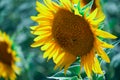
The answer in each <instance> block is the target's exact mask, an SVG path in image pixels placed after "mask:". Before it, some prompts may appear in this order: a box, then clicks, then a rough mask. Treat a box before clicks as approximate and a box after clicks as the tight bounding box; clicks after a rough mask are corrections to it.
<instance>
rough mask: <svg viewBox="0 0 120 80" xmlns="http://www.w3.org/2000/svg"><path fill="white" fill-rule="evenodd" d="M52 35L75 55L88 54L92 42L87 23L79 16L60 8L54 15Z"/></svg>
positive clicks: (60, 44)
mask: <svg viewBox="0 0 120 80" xmlns="http://www.w3.org/2000/svg"><path fill="white" fill-rule="evenodd" d="M52 35H53V38H54V39H55V41H56V42H57V44H58V45H59V46H60V47H61V48H62V49H63V50H64V51H66V52H68V53H71V54H73V55H75V56H83V55H86V54H88V53H89V52H90V51H91V50H92V48H93V43H94V35H93V33H92V31H91V29H90V25H89V23H88V22H87V21H86V20H85V19H84V18H83V17H81V16H78V15H75V14H74V13H72V12H70V11H68V10H65V9H60V10H58V11H57V13H56V14H55V16H54V19H53V23H52Z"/></svg>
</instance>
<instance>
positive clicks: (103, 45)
mask: <svg viewBox="0 0 120 80" xmlns="http://www.w3.org/2000/svg"><path fill="white" fill-rule="evenodd" d="M97 43H98V44H100V45H101V47H104V48H113V47H114V46H113V45H111V44H108V43H106V42H103V41H101V40H99V39H98V40H97Z"/></svg>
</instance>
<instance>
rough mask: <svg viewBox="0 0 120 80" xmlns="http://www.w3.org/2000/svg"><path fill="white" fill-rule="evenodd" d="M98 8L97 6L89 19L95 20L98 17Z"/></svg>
mask: <svg viewBox="0 0 120 80" xmlns="http://www.w3.org/2000/svg"><path fill="white" fill-rule="evenodd" d="M97 11H98V9H97V8H96V9H95V10H94V11H93V12H92V13H91V14H90V15H89V16H88V17H87V18H86V19H87V20H93V19H95V17H96V14H97Z"/></svg>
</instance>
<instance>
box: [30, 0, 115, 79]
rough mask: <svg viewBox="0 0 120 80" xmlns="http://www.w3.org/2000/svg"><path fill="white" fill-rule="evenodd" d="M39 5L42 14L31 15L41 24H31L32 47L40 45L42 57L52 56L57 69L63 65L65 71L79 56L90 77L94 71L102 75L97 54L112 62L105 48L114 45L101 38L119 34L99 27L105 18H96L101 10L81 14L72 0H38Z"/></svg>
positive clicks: (37, 8)
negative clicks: (40, 0)
mask: <svg viewBox="0 0 120 80" xmlns="http://www.w3.org/2000/svg"><path fill="white" fill-rule="evenodd" d="M36 5H37V7H36V10H37V11H38V12H39V13H38V15H37V16H32V17H31V18H32V20H34V21H36V22H37V23H38V25H37V26H31V29H32V31H31V33H32V34H34V35H36V36H37V37H36V38H35V39H34V43H33V44H32V45H31V46H32V47H38V46H41V50H42V51H45V52H44V55H43V57H44V58H47V57H48V60H49V59H51V58H53V61H54V63H55V64H56V66H55V69H56V68H58V67H60V69H62V68H64V72H65V73H66V71H67V69H68V67H69V66H70V65H71V64H72V63H73V62H75V60H76V58H77V57H80V60H81V61H80V64H81V66H82V67H84V69H85V71H86V74H87V76H88V77H91V74H92V71H93V72H95V73H98V74H102V73H103V72H102V70H101V67H100V64H99V61H98V59H97V56H101V58H103V59H104V60H105V61H106V62H110V60H109V58H108V56H107V54H106V53H105V51H104V50H103V48H113V46H112V45H110V44H108V43H106V42H103V41H102V40H100V39H99V37H102V38H110V39H115V38H116V36H114V35H112V34H110V33H108V32H105V31H103V30H100V29H98V25H99V23H100V22H101V21H103V20H104V18H105V17H104V16H102V17H99V18H96V15H97V11H98V9H95V10H94V11H93V12H92V13H91V14H89V15H83V16H82V15H81V14H80V13H79V11H78V9H77V8H76V7H74V4H73V3H72V2H71V1H70V0H60V1H59V3H56V2H53V1H51V0H44V5H43V4H42V3H40V2H38V1H37V2H36ZM87 10H88V9H86V11H87ZM86 11H85V13H86Z"/></svg>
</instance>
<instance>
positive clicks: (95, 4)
mask: <svg viewBox="0 0 120 80" xmlns="http://www.w3.org/2000/svg"><path fill="white" fill-rule="evenodd" d="M71 1H72V2H73V3H74V4H77V3H78V2H79V1H80V7H84V6H85V5H87V4H88V3H89V2H91V1H93V5H92V7H91V12H93V11H94V10H95V9H96V8H98V11H97V15H96V16H97V17H101V16H104V13H103V11H102V8H101V4H100V0H71Z"/></svg>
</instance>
